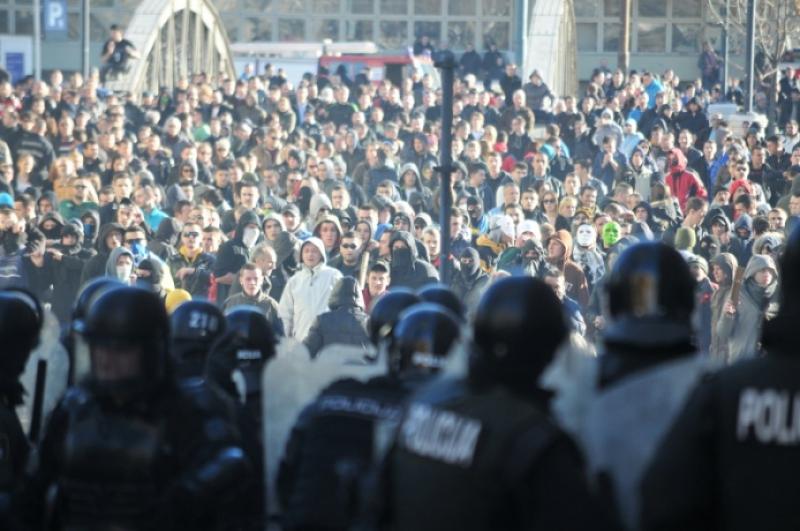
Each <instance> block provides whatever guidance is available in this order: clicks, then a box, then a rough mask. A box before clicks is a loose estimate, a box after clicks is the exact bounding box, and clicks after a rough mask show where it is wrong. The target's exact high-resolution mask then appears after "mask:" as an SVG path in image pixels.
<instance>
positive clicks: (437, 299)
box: [417, 283, 466, 322]
mask: <svg viewBox="0 0 800 531" xmlns="http://www.w3.org/2000/svg"><path fill="white" fill-rule="evenodd" d="M417 294H418V295H419V296H420V298H421V299H422V300H423V301H425V302H432V303H434V304H439V305H441V306H444V307H445V308H447V309H448V310H450V311H451V312H453V314H455V316H456V317H458V320H459V321H461V322H463V321H465V320H466V310H465V308H464V303H462V302H461V299H459V298H458V296H456V294H455V293H453V290H451V289H450V288H448V287H447V286H445V285H444V284H435V283H434V284H428V285H427V286H423V287H422V288H420V290H419V291H417Z"/></svg>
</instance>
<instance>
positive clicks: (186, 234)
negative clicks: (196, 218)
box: [183, 232, 200, 238]
mask: <svg viewBox="0 0 800 531" xmlns="http://www.w3.org/2000/svg"><path fill="white" fill-rule="evenodd" d="M183 237H184V238H199V237H200V233H199V232H184V233H183Z"/></svg>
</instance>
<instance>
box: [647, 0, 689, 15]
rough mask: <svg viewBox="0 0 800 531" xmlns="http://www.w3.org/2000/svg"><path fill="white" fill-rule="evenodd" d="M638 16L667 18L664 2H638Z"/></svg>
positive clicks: (649, 0) (663, 0)
mask: <svg viewBox="0 0 800 531" xmlns="http://www.w3.org/2000/svg"><path fill="white" fill-rule="evenodd" d="M695 1H696V0H695ZM639 16H640V17H666V16H667V2H666V0H639Z"/></svg>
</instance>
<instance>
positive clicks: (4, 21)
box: [0, 9, 8, 33]
mask: <svg viewBox="0 0 800 531" xmlns="http://www.w3.org/2000/svg"><path fill="white" fill-rule="evenodd" d="M0 33H8V10H7V9H3V10H2V11H0Z"/></svg>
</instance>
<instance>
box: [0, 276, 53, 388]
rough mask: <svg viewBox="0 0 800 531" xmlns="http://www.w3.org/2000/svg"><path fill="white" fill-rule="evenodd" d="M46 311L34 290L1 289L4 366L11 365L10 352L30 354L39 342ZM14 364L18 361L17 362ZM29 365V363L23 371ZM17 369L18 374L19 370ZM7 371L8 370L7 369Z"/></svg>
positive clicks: (0, 335)
mask: <svg viewBox="0 0 800 531" xmlns="http://www.w3.org/2000/svg"><path fill="white" fill-rule="evenodd" d="M43 322H44V312H43V310H42V306H41V304H39V301H38V300H37V299H36V297H35V296H34V295H32V294H31V293H29V292H27V291H25V290H22V289H17V288H10V289H5V290H3V291H0V345H2V348H0V350H2V351H3V354H0V366H4V367H9V366H8V365H7V362H10V361H12V360H10V359H7V358H8V356H7V355H6V353H8V354H24V357H25V359H26V360H27V357H28V354H29V353H30V351H32V350H33V349H34V348H36V345H38V344H39V332H41V330H42V323H43ZM12 365H14V366H15V365H16V363H13V364H12ZM24 368H25V363H24V362H23V363H22V367H21V369H20V371H19V373H21V372H22V370H23V369H24ZM19 373H16V374H19ZM3 374H7V373H5V372H3Z"/></svg>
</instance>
